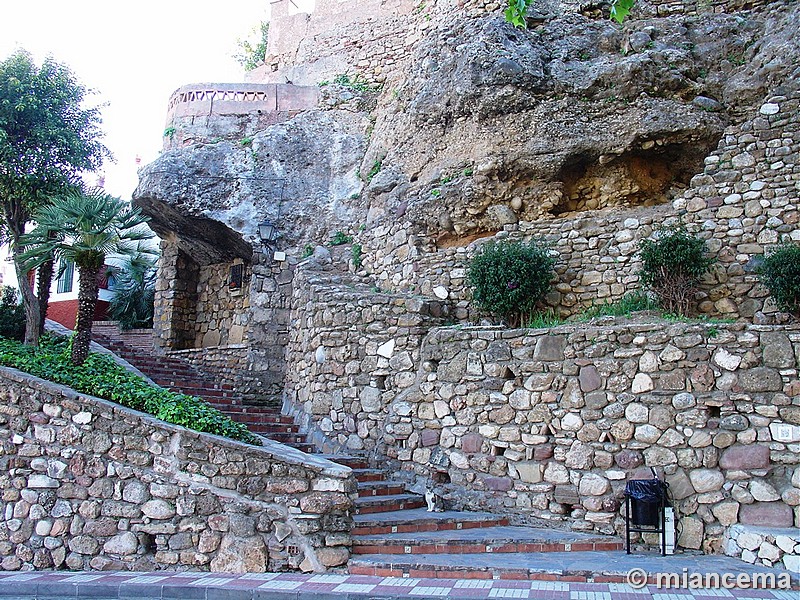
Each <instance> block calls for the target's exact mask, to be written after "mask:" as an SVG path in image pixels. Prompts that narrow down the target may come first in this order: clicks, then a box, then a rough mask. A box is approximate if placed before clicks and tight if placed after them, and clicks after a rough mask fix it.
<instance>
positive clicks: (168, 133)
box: [164, 126, 176, 139]
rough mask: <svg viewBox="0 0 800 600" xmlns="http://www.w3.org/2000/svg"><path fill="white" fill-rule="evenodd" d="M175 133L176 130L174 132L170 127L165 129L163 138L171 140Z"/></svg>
mask: <svg viewBox="0 0 800 600" xmlns="http://www.w3.org/2000/svg"><path fill="white" fill-rule="evenodd" d="M175 131H176V130H175V128H174V127H172V126H169V127H167V128H166V129H165V130H164V137H168V138H169V139H172V138H173V137H174V135H175Z"/></svg>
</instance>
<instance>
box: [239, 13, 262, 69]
mask: <svg viewBox="0 0 800 600" xmlns="http://www.w3.org/2000/svg"><path fill="white" fill-rule="evenodd" d="M253 33H254V34H256V35H258V36H259V37H258V40H257V41H255V42H252V41H250V40H241V39H240V40H237V42H236V43H237V46H238V47H239V51H238V52H237V53H236V54H234V56H233V58H234V59H235V60H236V62H238V63H239V64H240V65H242V66H243V67H244V70H245V71H252V70H253V69H255V68H257V67H258V66H260V65H261V64H263V63H264V59H265V58H266V57H267V41H268V39H269V22H267V21H261V23H259V25H258V27H254V28H253Z"/></svg>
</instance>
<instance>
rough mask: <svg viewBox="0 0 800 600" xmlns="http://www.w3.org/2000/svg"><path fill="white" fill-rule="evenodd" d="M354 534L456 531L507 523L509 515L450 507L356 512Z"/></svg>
mask: <svg viewBox="0 0 800 600" xmlns="http://www.w3.org/2000/svg"><path fill="white" fill-rule="evenodd" d="M353 520H354V523H355V529H354V531H353V535H379V534H386V533H413V532H427V531H453V530H460V529H476V528H482V527H497V526H502V525H508V519H507V518H506V517H503V516H500V515H495V514H493V513H486V512H469V511H455V510H447V511H443V512H428V511H427V510H426V509H425V508H415V509H413V510H400V511H395V512H384V513H375V514H363V515H356V516H355V517H354V518H353Z"/></svg>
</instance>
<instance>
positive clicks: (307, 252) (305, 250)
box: [300, 244, 314, 259]
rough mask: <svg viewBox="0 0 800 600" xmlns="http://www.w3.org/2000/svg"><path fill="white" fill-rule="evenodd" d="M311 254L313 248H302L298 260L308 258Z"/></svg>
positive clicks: (309, 246) (308, 246) (310, 246)
mask: <svg viewBox="0 0 800 600" xmlns="http://www.w3.org/2000/svg"><path fill="white" fill-rule="evenodd" d="M312 254H314V246H312V245H310V244H309V245H307V246H306V247H305V248H303V254H301V255H300V258H301V259H303V258H308V257H309V256H311V255H312Z"/></svg>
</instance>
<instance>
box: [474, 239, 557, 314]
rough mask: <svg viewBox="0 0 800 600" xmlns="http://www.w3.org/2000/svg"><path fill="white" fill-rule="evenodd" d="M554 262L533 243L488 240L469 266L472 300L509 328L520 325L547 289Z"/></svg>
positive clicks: (548, 288)
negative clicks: (501, 319)
mask: <svg viewBox="0 0 800 600" xmlns="http://www.w3.org/2000/svg"><path fill="white" fill-rule="evenodd" d="M555 262H556V261H555V258H553V257H552V256H550V254H549V253H548V252H547V250H546V249H545V248H544V247H543V246H542V245H540V244H539V243H537V242H535V241H530V242H519V241H510V240H502V241H499V242H495V241H490V242H488V243H486V244H484V245H483V246H481V248H480V249H479V250H478V251H477V253H476V254H475V255H474V256H473V257H472V260H471V261H470V264H469V274H468V281H469V284H470V286H471V287H472V300H473V302H474V303H475V304H476V305H477V306H478V307H479V308H481V309H482V310H485V311H487V312H489V313H492V314H494V315H497V316H499V317H501V318H503V319H505V320H506V321H507V322H508V324H509V325H510V326H512V327H516V326H519V325H520V324H521V321H522V318H523V316H524V315H526V314H528V313H531V312H533V311H534V309H535V307H536V303H537V302H539V301H540V300H541V299H542V298H544V296H545V294H547V292H548V291H549V290H550V287H551V286H552V279H553V266H554V265H555Z"/></svg>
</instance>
